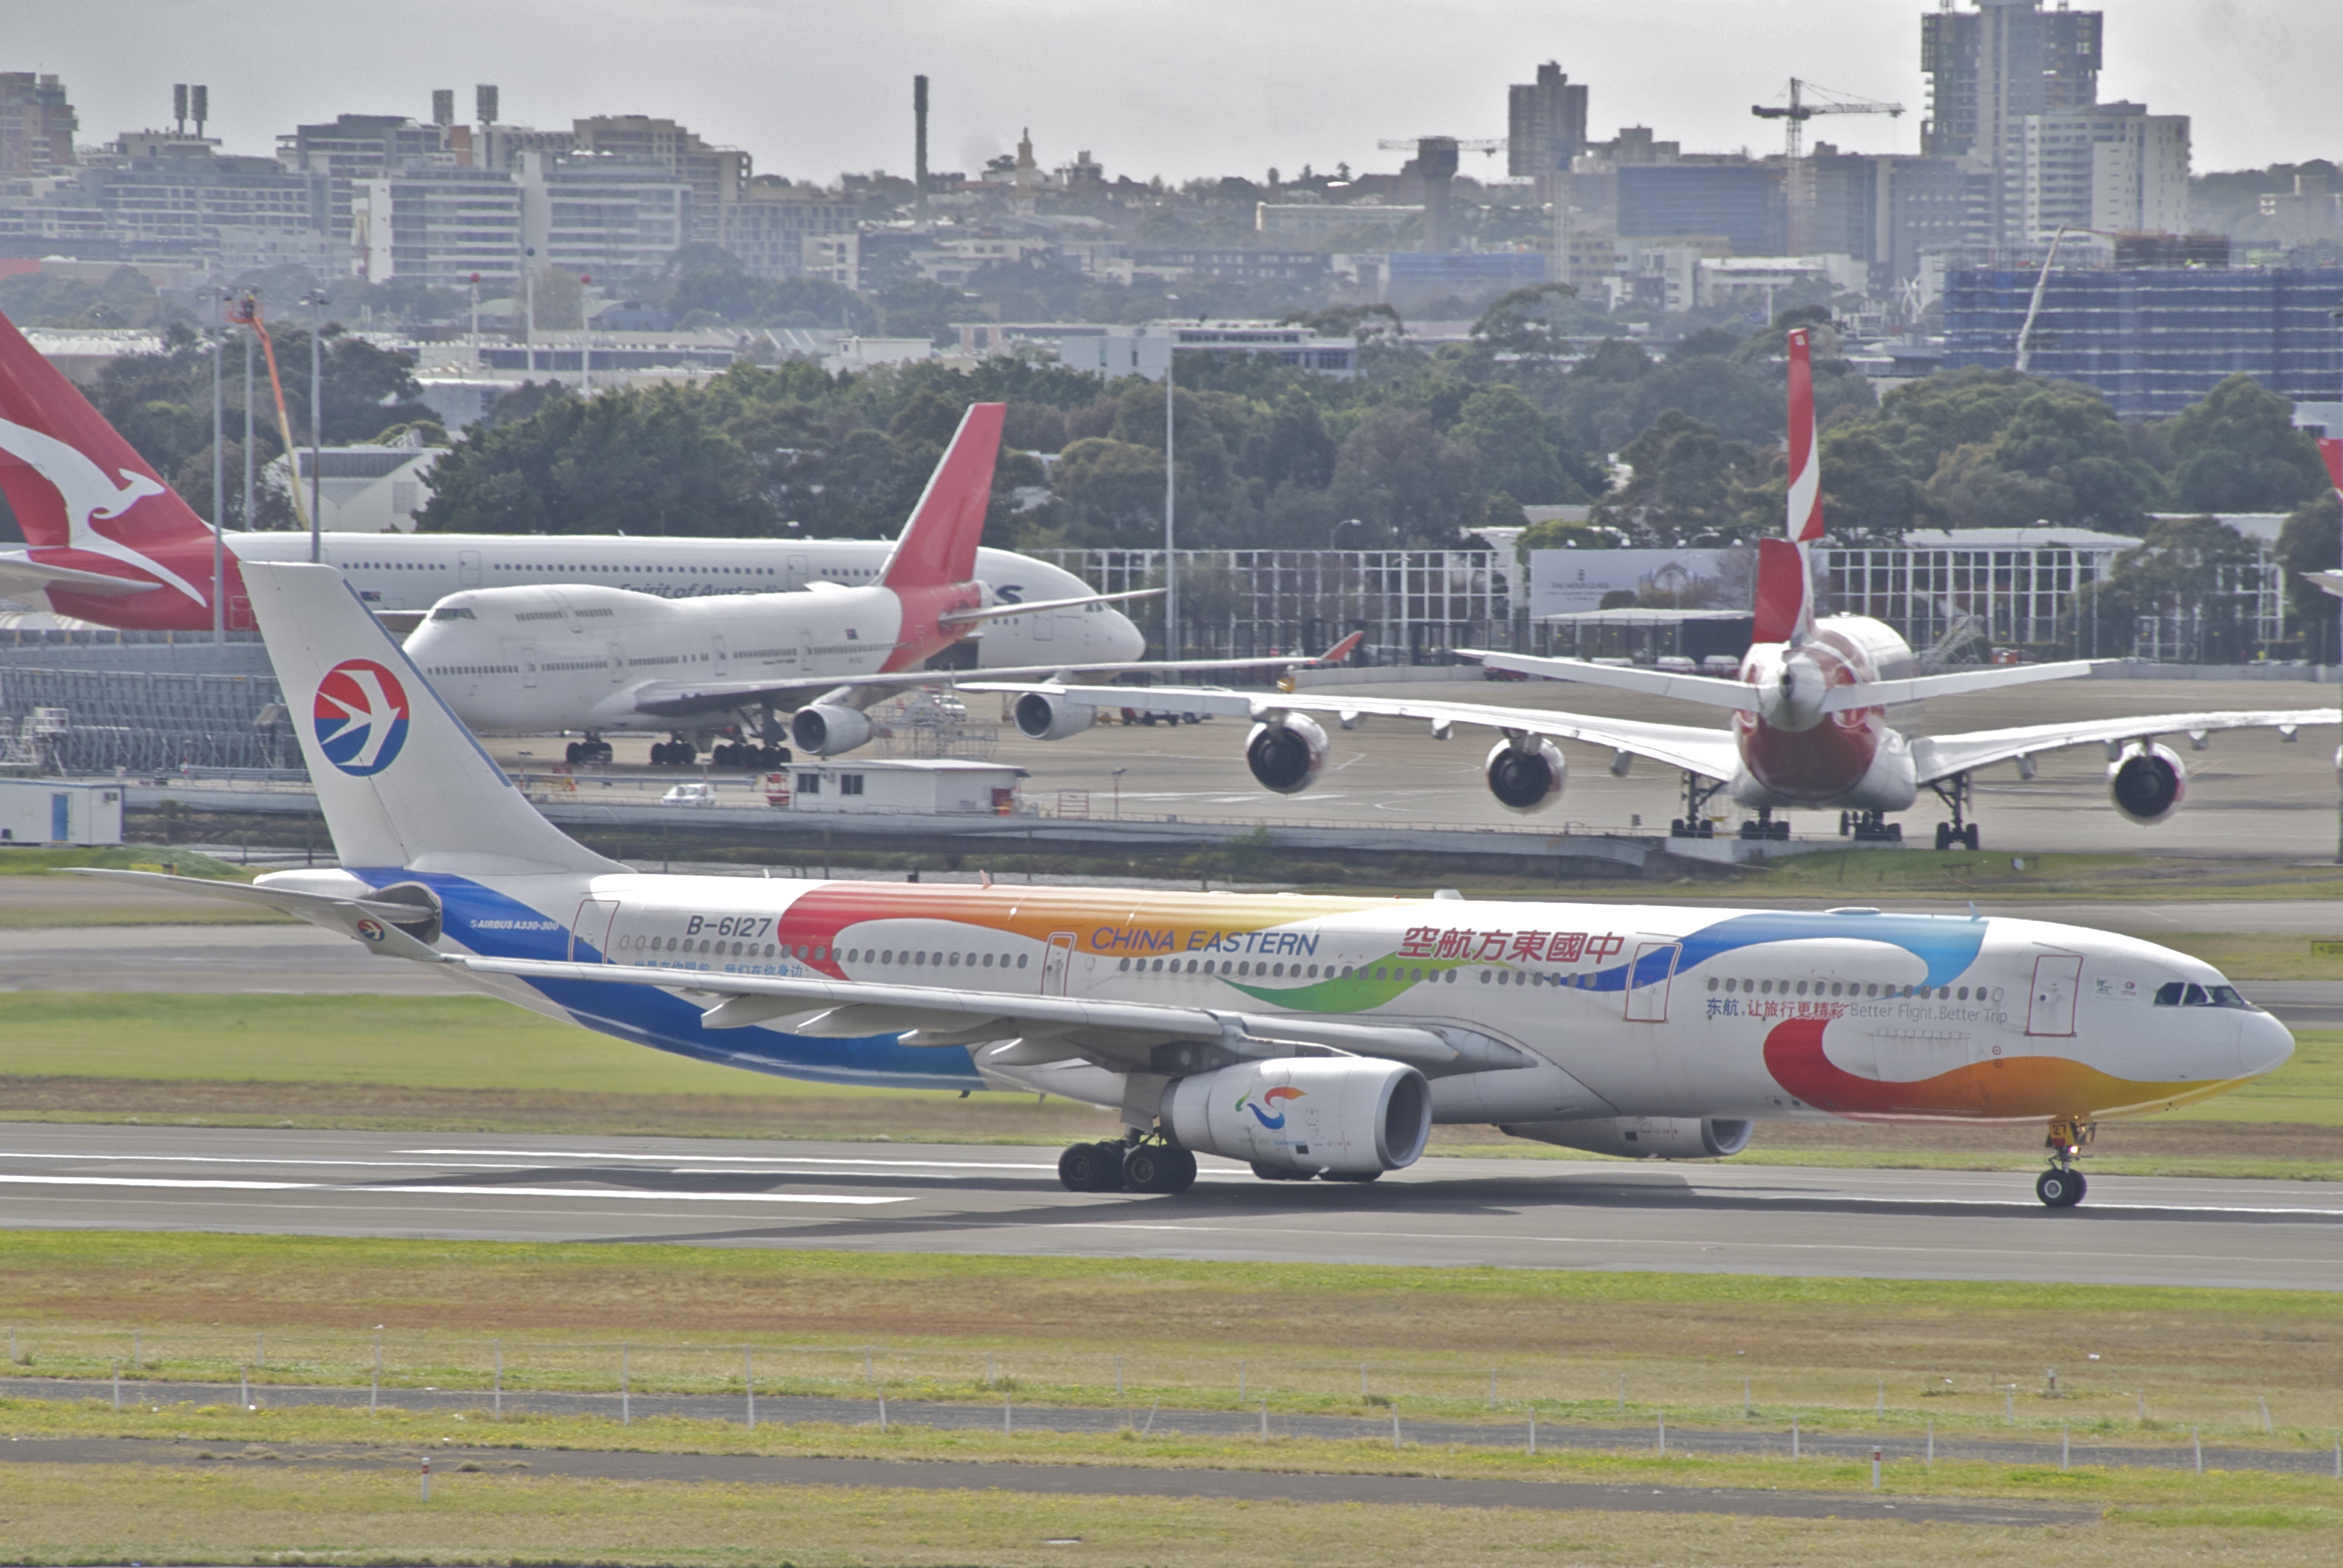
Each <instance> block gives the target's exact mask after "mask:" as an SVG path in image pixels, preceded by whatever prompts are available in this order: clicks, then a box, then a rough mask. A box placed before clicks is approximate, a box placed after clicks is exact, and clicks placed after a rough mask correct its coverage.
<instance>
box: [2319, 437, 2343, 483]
mask: <svg viewBox="0 0 2343 1568" xmlns="http://www.w3.org/2000/svg"><path fill="white" fill-rule="evenodd" d="M2318 455H2319V456H2320V457H2324V458H2326V459H2327V479H2328V483H2329V484H2331V485H2333V486H2334V487H2335V493H2336V494H2337V495H2338V496H2343V437H2334V436H2321V437H2319V438H2318Z"/></svg>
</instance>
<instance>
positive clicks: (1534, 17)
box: [0, 0, 2343, 182]
mask: <svg viewBox="0 0 2343 1568" xmlns="http://www.w3.org/2000/svg"><path fill="white" fill-rule="evenodd" d="M1929 8H1931V7H1927V6H1924V5H1917V4H1913V3H1910V0H1807V3H1805V4H1802V5H1797V6H1795V7H1794V6H1791V5H1783V4H1775V3H1767V4H1759V5H1751V4H1747V3H1746V0H1742V3H1738V4H1731V3H1727V0H1669V3H1668V4H1667V5H1665V6H1664V7H1660V8H1639V9H1637V10H1634V11H1629V10H1627V9H1626V8H1624V7H1615V8H1614V7H1603V6H1595V5H1579V6H1569V7H1554V6H1551V5H1546V6H1536V5H1528V4H1523V3H1521V0H1479V3H1473V4H1456V5H1446V6H1441V7H1425V6H1422V5H1398V4H1395V3H1393V0H1363V3H1361V4H1356V5H1343V6H1341V7H1335V6H1332V5H1322V4H1315V3H1313V4H1308V5H1289V6H1286V7H1283V8H1280V9H1277V10H1276V11H1274V12H1273V13H1270V14H1266V15H1265V14H1263V13H1262V11H1261V10H1260V9H1258V8H1254V9H1250V10H1248V11H1247V12H1246V13H1245V14H1244V15H1243V16H1242V18H1241V19H1239V18H1236V17H1233V16H1232V15H1231V14H1232V11H1233V10H1234V8H1233V7H1232V6H1229V5H1226V4H1225V0H1184V3H1183V4H1182V5H1177V6H1174V5H1162V4H1146V5H1105V4H1101V3H1098V0H1054V3H1052V0H1027V3H1024V4H1008V3H1002V0H974V3H970V4H964V5H957V6H954V7H952V8H951V9H950V11H949V13H947V14H945V15H942V16H941V18H940V19H939V18H938V17H937V16H936V15H933V14H931V13H930V12H929V11H926V10H923V9H922V8H920V7H917V6H912V5H904V4H901V3H900V0H892V3H890V0H880V3H877V4H872V5H865V6H861V7H858V8H856V9H855V10H854V11H853V12H852V13H851V14H850V15H849V14H847V13H843V12H839V11H836V10H833V9H831V8H827V7H820V6H812V5H797V4H782V5H754V4H752V3H750V0H686V3H684V4H681V5H669V6H666V7H662V8H661V9H660V10H659V13H658V15H659V21H658V23H657V25H655V26H654V27H653V28H652V29H651V30H650V34H649V35H648V36H647V35H646V33H645V30H644V18H643V14H642V13H640V12H639V11H636V10H631V9H629V8H626V7H619V6H614V5H604V4H595V3H589V4H588V5H574V4H573V5H563V6H560V7H555V6H553V5H550V4H549V3H544V0H508V4H506V5H502V6H498V7H496V8H495V9H494V10H492V11H490V12H488V13H487V14H485V15H483V14H482V12H481V10H480V8H478V7H477V6H472V7H458V6H456V5H449V4H447V3H446V0H420V3H418V4H417V5H410V6H409V7H407V10H406V11H405V12H403V13H401V14H400V15H401V18H402V25H401V27H400V29H399V30H397V31H395V32H394V31H391V30H389V29H387V28H386V27H385V26H384V25H383V24H382V18H383V17H384V15H385V14H384V13H382V12H381V11H379V10H371V9H370V10H369V11H367V12H365V13H361V12H359V11H358V10H357V8H356V7H353V6H344V5H330V6H327V7H325V8H323V9H322V11H321V9H320V8H318V7H317V6H314V5H313V6H307V7H302V8H300V9H298V10H297V9H296V8H295V7H293V6H292V5H289V4H288V3H287V0H215V3H212V4H206V5H188V4H184V3H178V0H96V4H92V5H84V6H80V7H75V8H73V9H72V11H71V12H70V13H66V12H65V11H63V10H61V9H60V8H57V7H53V6H42V5H35V4H33V3H32V0H0V19H5V34H0V35H5V36H6V37H7V38H8V40H9V54H10V57H9V59H8V61H7V62H5V64H6V65H7V66H8V68H12V69H18V70H39V71H43V72H54V73H55V74H57V75H60V76H62V77H64V78H65V84H66V85H67V87H68V88H69V89H70V91H71V93H72V96H73V101H74V104H75V109H76V110H77V112H78V113H79V116H80V120H81V126H80V132H79V136H78V139H79V141H80V142H82V143H83V144H85V145H89V144H96V143H101V142H105V141H107V140H110V139H112V138H113V137H115V136H118V135H119V134H121V133H122V132H124V131H126V130H134V129H140V128H146V127H149V126H162V125H164V124H166V122H167V120H168V118H169V116H168V114H167V110H168V108H169V106H170V87H171V85H172V84H173V83H175V82H202V83H206V84H207V85H209V86H210V87H211V104H212V110H213V118H212V122H211V130H212V133H213V134H214V135H216V136H219V137H221V138H222V140H223V141H224V142H225V143H226V146H227V147H228V149H229V150H232V151H239V152H249V153H255V154H264V155H265V154H267V153H270V152H272V151H273V150H274V147H275V140H276V137H277V136H278V135H279V134H281V133H283V132H285V131H287V130H289V129H290V128H291V127H292V126H294V125H295V124H297V123H300V122H304V121H316V120H320V119H329V118H331V117H332V116H334V115H336V114H339V113H343V112H351V111H355V112H363V113H387V114H405V115H411V116H415V117H416V118H417V119H424V118H427V117H428V116H429V112H430V94H431V91H432V90H433V89H434V88H453V89H454V90H455V91H456V94H457V101H458V113H459V114H468V112H469V108H470V100H471V89H472V86H473V85H474V84H476V83H480V82H493V83H496V84H498V85H499V86H500V87H501V88H502V90H503V103H504V110H503V114H504V117H505V119H506V120H508V122H512V123H518V124H535V125H540V126H564V125H567V124H568V122H569V121H570V120H571V119H572V118H573V117H576V116H584V115H592V114H608V113H637V114H650V115H669V116H673V117H675V118H678V119H680V120H684V121H686V122H687V123H689V124H690V125H691V126H692V127H693V128H694V129H695V130H698V131H699V132H700V133H701V134H702V135H703V136H706V137H707V138H708V139H709V141H711V142H716V143H720V144H728V145H732V146H739V147H742V148H744V149H746V150H747V151H749V153H750V154H751V155H753V156H754V157H755V159H756V162H757V166H758V168H759V170H760V171H762V172H770V173H776V174H782V175H786V176H789V177H791V178H793V179H808V178H810V179H816V180H820V181H824V182H827V181H829V180H831V179H834V178H835V177H836V176H838V174H840V172H842V171H862V170H869V169H872V168H884V169H887V170H889V171H890V172H895V173H908V172H909V168H910V82H909V78H910V75H912V74H913V73H914V72H925V73H926V74H928V75H930V77H931V78H932V79H933V80H934V82H935V126H934V131H933V133H932V145H933V148H934V152H933V155H932V162H933V163H934V165H935V166H938V167H943V168H960V169H963V170H966V171H968V172H971V173H972V172H975V171H976V170H977V169H979V168H980V167H981V166H982V163H983V160H984V159H985V158H986V157H989V156H993V155H995V154H997V153H1001V152H1006V151H1009V150H1011V149H1012V148H1013V146H1014V145H1015V142H1016V139H1017V136H1018V135H1019V134H1020V132H1021V130H1023V129H1024V128H1026V127H1027V126H1031V130H1032V134H1033V136H1034V139H1035V142H1036V144H1037V152H1038V154H1039V156H1040V157H1041V161H1042V163H1043V165H1044V166H1050V165H1052V164H1055V163H1060V162H1064V161H1066V160H1068V159H1071V157H1072V156H1074V154H1075V152H1076V151H1077V150H1079V149H1082V148H1087V149H1088V150H1090V151H1091V154H1092V155H1093V156H1095V157H1096V158H1097V159H1098V160H1099V161H1100V162H1101V164H1103V165H1104V166H1106V168H1107V171H1108V173H1109V175H1110V176H1119V175H1130V176H1132V177H1135V178H1140V179H1145V178H1147V177H1149V176H1153V175H1159V174H1160V175H1161V176H1164V177H1165V178H1167V179H1170V180H1174V181H1177V180H1182V179H1189V178H1194V177H1198V176H1215V175H1222V174H1242V175H1246V176H1252V177H1255V178H1258V177H1260V176H1261V175H1262V172H1263V171H1264V170H1265V169H1266V168H1267V167H1270V166H1277V167H1280V168H1282V170H1284V171H1285V172H1286V173H1289V174H1291V173H1293V172H1295V171H1297V170H1299V169H1300V168H1301V167H1302V165H1304V164H1305V163H1306V164H1312V165H1314V166H1316V167H1318V168H1320V169H1328V168H1331V167H1332V166H1334V165H1335V164H1337V163H1348V164H1349V165H1351V166H1352V167H1353V168H1354V169H1357V170H1371V169H1383V170H1389V169H1395V168H1396V167H1397V166H1398V165H1399V163H1400V161H1401V160H1402V159H1403V157H1404V156H1405V155H1404V154H1403V153H1399V152H1394V151H1383V150H1378V149H1377V148H1376V146H1375V145H1374V144H1375V142H1376V141H1377V140H1378V139H1382V138H1385V137H1391V138H1398V137H1406V136H1417V135H1421V134H1429V133H1446V134H1455V135H1460V136H1502V135H1503V133H1504V130H1505V125H1504V116H1505V95H1504V89H1505V87H1506V85H1508V84H1509V83H1512V82H1515V81H1520V80H1523V79H1524V78H1525V77H1526V76H1527V75H1529V74H1530V72H1531V71H1532V69H1533V68H1534V65H1535V64H1536V63H1537V62H1538V61H1542V60H1545V59H1549V58H1552V59H1555V60H1558V61H1560V62H1561V64H1562V66H1563V68H1564V70H1565V71H1566V72H1568V73H1569V75H1570V76H1571V78H1572V79H1573V80H1574V81H1581V82H1585V83H1588V84H1590V85H1591V86H1592V88H1593V97H1592V104H1591V113H1590V129H1591V131H1592V133H1593V134H1594V136H1598V137H1602V136H1609V135H1611V134H1613V133H1614V131H1615V130H1616V129H1617V128H1618V127H1619V126H1623V125H1646V126H1652V127H1653V128H1654V130H1655V131H1657V132H1658V133H1659V134H1661V135H1662V136H1665V137H1668V138H1670V139H1674V140H1680V141H1681V142H1682V143H1683V144H1684V146H1685V147H1686V148H1687V150H1691V149H1695V148H1697V149H1699V150H1704V151H1732V150H1736V149H1740V148H1746V149H1748V150H1749V151H1750V152H1752V153H1754V154H1756V155H1759V156H1763V155H1765V154H1766V153H1768V152H1773V151H1778V150H1779V132H1778V128H1777V127H1776V126H1774V125H1772V124H1770V123H1767V122H1761V121H1758V120H1756V119H1755V118H1753V117H1752V116H1750V115H1749V106H1750V105H1751V104H1752V103H1758V102H1773V101H1776V100H1778V99H1779V97H1780V96H1781V95H1782V92H1783V90H1784V87H1785V85H1786V81H1787V78H1788V77H1789V76H1791V75H1798V76H1801V77H1804V78H1805V79H1808V80H1810V81H1820V82H1823V83H1825V84H1826V85H1829V86H1831V87H1834V88H1836V89H1839V90H1841V91H1844V92H1849V93H1855V94H1860V95H1865V96H1872V97H1880V98H1889V99H1893V100H1895V101H1897V102H1900V103H1902V104H1904V105H1905V106H1906V109H1907V110H1908V111H1909V112H1908V113H1907V114H1906V116H1904V117H1903V118H1902V119H1901V120H1897V121H1890V120H1887V119H1885V118H1884V117H1869V116H1849V117H1846V118H1841V119H1832V120H1825V121H1823V122H1820V123H1818V124H1817V125H1816V126H1815V127H1814V128H1813V131H1812V133H1811V136H1812V139H1814V140H1827V141H1830V142H1833V143H1835V144H1837V145H1838V146H1842V147H1845V148H1846V149H1848V150H1851V151H1860V152H1890V151H1912V150H1915V149H1916V146H1917V143H1918V126H1919V121H1920V118H1921V116H1922V115H1923V114H1924V113H1925V109H1926V88H1925V81H1924V78H1923V77H1922V76H1921V75H1920V72H1919V17H1920V15H1922V14H1923V12H1924V10H1926V9H1929ZM2102 8H2104V9H2105V10H2107V63H2106V69H2105V70H2104V72H2103V73H2102V75H2101V82H2100V91H2101V96H2102V97H2103V99H2108V100H2114V99H2125V98H2128V99H2135V100H2144V101H2147V102H2148V103H2151V104H2153V105H2154V106H2156V107H2157V109H2158V110H2159V112H2167V113H2177V114H2187V115H2191V116H2194V121H2195V134H2196V156H2195V160H2194V162H2195V167H2196V170H2197V172H2198V173H2205V172H2210V171H2215V170H2219V169H2224V168H2234V167H2252V166H2262V165H2266V164H2268V163H2272V162H2297V161H2302V160H2306V159H2309V158H2313V157H2318V156H2338V155H2343V147H2338V146H2333V145H2332V140H2331V137H2322V132H2323V131H2324V129H2325V126H2324V116H2322V115H2321V114H2320V113H2319V108H2320V105H2321V102H2322V98H2323V96H2324V94H2325V92H2326V90H2327V89H2326V88H2325V84H2324V81H2323V77H2324V75H2325V73H2326V69H2327V68H2326V67H2325V66H2324V65H2321V64H2320V62H2321V61H2323V60H2328V59H2332V58H2334V57H2335V56H2336V55H2337V54H2338V52H2343V9H2338V8H2336V7H2332V6H2327V5H2320V4H2318V3H2317V0H2268V3H2265V4H2262V5H2253V6H2240V5H2220V6H2210V7H2208V6H2202V5H2191V4H2188V3H2187V0H2131V3H2129V4H2124V3H2122V0H2117V3H2116V4H2112V5H2105V6H2104V7H2102ZM345 17H346V18H347V23H348V25H350V26H352V27H362V28H363V29H364V33H365V47H363V48H353V47H351V46H350V43H349V40H348V39H347V37H346V36H344V35H342V34H341V33H340V32H339V30H338V24H339V21H340V19H342V18H345ZM96 18H105V19H106V23H107V25H96V26H94V25H91V23H92V21H93V20H94V19H96ZM1661 19H1664V21H1665V23H1666V25H1665V26H1664V27H1663V28H1658V29H1655V28H1654V21H1656V20H1661ZM442 23H445V24H446V25H441V24H442ZM1336 28H1339V29H1340V31H1339V32H1336V31H1333V29H1336ZM451 35H465V36H467V38H468V41H467V42H466V43H463V44H461V45H451V44H450V42H449V39H450V37H451ZM1686 38H1698V39H1702V40H1704V45H1705V46H1704V47H1703V48H1702V49H1700V50H1699V51H1698V52H1697V53H1688V52H1687V51H1686V50H1685V49H1684V45H1683V42H1682V41H1683V40H1684V39H1686ZM725 40H729V42H722V41H725ZM719 42H722V46H721V47H719V46H718V45H719ZM1167 61H1168V62H1170V63H1171V67H1172V68H1169V69H1166V68H1165V67H1164V65H1163V63H1164V62H1167ZM1132 62H1148V63H1149V64H1147V65H1145V67H1144V68H1142V69H1137V70H1129V69H1123V68H1122V67H1126V66H1128V65H1130V64H1131V63H1132ZM321 67H328V68H323V69H321ZM1394 105H1398V106H1401V107H1396V108H1395V107H1393V106H1394ZM2323 141H2324V142H2325V143H2326V145H2322V142H2323ZM1463 172H1465V173H1467V174H1483V173H1485V174H1490V175H1493V176H1496V177H1503V173H1504V164H1503V160H1502V159H1488V160H1483V159H1481V158H1478V157H1468V159H1467V162H1466V166H1465V169H1464V171H1463Z"/></svg>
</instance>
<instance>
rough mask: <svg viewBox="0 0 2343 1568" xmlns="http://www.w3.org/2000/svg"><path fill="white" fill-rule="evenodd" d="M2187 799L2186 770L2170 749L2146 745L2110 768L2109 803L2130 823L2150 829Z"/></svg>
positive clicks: (2134, 750) (2112, 764)
mask: <svg viewBox="0 0 2343 1568" xmlns="http://www.w3.org/2000/svg"><path fill="white" fill-rule="evenodd" d="M2187 797H2188V769H2187V765H2186V764H2184V763H2183V762H2182V761H2181V760H2180V758H2179V755H2178V754H2177V753H2176V752H2174V751H2173V750H2172V749H2169V748H2168V747H2163V746H2158V745H2157V744H2156V743H2155V742H2154V741H2143V742H2141V743H2140V744H2139V745H2137V746H2134V747H2133V748H2131V749H2129V750H2127V751H2126V752H2125V753H2124V754H2123V756H2122V757H2120V758H2118V759H2117V760H2115V761H2113V762H2110V763H2108V764H2107V799H2108V800H2110V801H2111V802H2113V803H2114V806H2115V809H2117V811H2118V812H2119V813H2121V814H2122V816H2123V818H2124V819H2125V820H2126V821H2127V822H2137V823H2139V824H2140V825H2141V826H2142V827H2151V826H2153V825H2155V824H2156V823H2158V822H2161V821H2163V820H2164V819H2166V818H2167V817H2169V816H2171V815H2172V814H2173V813H2174V812H2175V811H2177V810H2179V809H2180V802H2181V801H2183V800H2185V799H2187Z"/></svg>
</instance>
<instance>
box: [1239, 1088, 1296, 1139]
mask: <svg viewBox="0 0 2343 1568" xmlns="http://www.w3.org/2000/svg"><path fill="white" fill-rule="evenodd" d="M1301 1098H1302V1091H1301V1090H1298V1089H1294V1088H1292V1087H1290V1086H1288V1085H1285V1084H1280V1085H1278V1087H1276V1088H1275V1089H1272V1090H1270V1091H1268V1092H1267V1093H1265V1094H1263V1095H1262V1097H1261V1104H1260V1105H1255V1104H1253V1103H1252V1095H1251V1094H1250V1093H1246V1094H1242V1095H1239V1096H1238V1097H1237V1109H1238V1110H1239V1111H1252V1119H1253V1120H1254V1121H1258V1122H1260V1123H1261V1124H1262V1126H1263V1127H1266V1128H1268V1129H1269V1130H1270V1131H1272V1132H1275V1131H1279V1130H1280V1129H1282V1127H1284V1125H1285V1112H1284V1111H1283V1110H1282V1106H1283V1105H1284V1104H1285V1102H1286V1101H1289V1100H1299V1099H1301ZM1264 1107H1266V1108H1268V1109H1264ZM1271 1110H1275V1111H1277V1114H1276V1115H1274V1116H1272V1115H1271V1114H1270V1113H1269V1112H1270V1111H1271Z"/></svg>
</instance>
